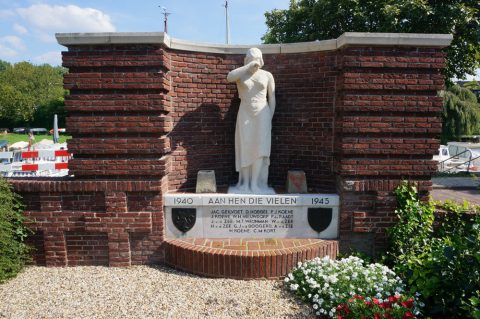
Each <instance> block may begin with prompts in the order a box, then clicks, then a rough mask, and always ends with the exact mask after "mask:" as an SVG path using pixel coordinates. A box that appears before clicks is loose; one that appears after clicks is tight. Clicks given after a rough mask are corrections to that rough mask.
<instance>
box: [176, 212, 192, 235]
mask: <svg viewBox="0 0 480 319" xmlns="http://www.w3.org/2000/svg"><path fill="white" fill-rule="evenodd" d="M196 220H197V210H196V209H195V208H172V221H173V224H174V225H175V227H177V229H178V230H180V231H181V232H182V233H186V232H187V231H189V230H190V229H192V227H193V226H194V225H195V221H196Z"/></svg>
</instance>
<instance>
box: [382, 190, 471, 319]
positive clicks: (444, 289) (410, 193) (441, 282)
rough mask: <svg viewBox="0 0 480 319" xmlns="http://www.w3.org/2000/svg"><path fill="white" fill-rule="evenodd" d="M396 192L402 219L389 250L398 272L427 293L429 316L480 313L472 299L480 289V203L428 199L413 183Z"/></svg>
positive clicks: (393, 231)
mask: <svg viewBox="0 0 480 319" xmlns="http://www.w3.org/2000/svg"><path fill="white" fill-rule="evenodd" d="M395 195H396V196H397V202H398V208H397V210H396V211H395V212H396V214H397V216H398V218H399V222H398V223H397V224H396V225H395V226H394V227H392V228H391V229H390V230H389V232H388V234H389V236H390V240H391V242H390V250H389V252H388V254H387V258H388V261H390V262H391V263H392V264H393V265H394V270H395V272H396V273H397V274H399V275H400V276H401V277H403V278H405V279H406V280H407V281H408V283H409V287H410V290H411V291H419V292H420V293H421V294H422V295H423V298H424V301H425V303H426V310H427V312H428V314H429V315H433V316H435V317H438V318H476V313H477V312H478V311H480V309H479V307H478V306H475V305H473V304H472V303H471V301H472V300H473V301H474V302H475V299H472V298H474V297H475V298H476V297H478V296H477V295H478V291H479V290H480V215H479V214H478V212H479V211H480V208H479V207H476V206H471V205H468V204H467V203H464V204H463V205H458V204H456V203H454V202H451V201H447V202H445V203H434V202H427V203H423V202H421V201H419V200H418V196H417V193H416V189H414V187H413V186H411V185H409V184H408V183H407V182H403V183H402V184H401V185H400V186H399V187H398V188H397V189H396V190H395ZM436 210H437V213H436V219H435V218H434V217H435V214H434V212H435V211H436ZM438 211H441V212H443V213H439V212H438ZM434 221H435V223H434ZM434 225H435V227H434Z"/></svg>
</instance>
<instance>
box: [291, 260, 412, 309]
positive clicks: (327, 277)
mask: <svg viewBox="0 0 480 319" xmlns="http://www.w3.org/2000/svg"><path fill="white" fill-rule="evenodd" d="M285 282H286V285H287V287H288V288H289V289H290V290H291V291H294V292H295V294H296V295H297V296H299V297H300V298H302V299H303V300H304V301H307V302H311V303H312V304H313V309H315V310H316V314H317V315H318V316H328V317H330V318H336V316H337V311H338V310H337V308H338V306H341V305H345V304H348V301H349V300H350V299H351V298H352V297H354V296H355V295H361V296H363V297H365V298H369V300H368V301H369V302H371V301H372V300H373V298H376V300H378V301H380V302H381V303H383V302H384V300H389V299H388V298H389V297H391V296H400V295H401V294H402V293H403V292H404V288H405V286H404V284H403V282H402V281H401V280H400V278H399V277H397V276H396V274H395V273H394V272H393V271H392V270H390V269H389V268H388V267H386V266H384V265H381V264H367V265H364V261H363V260H362V259H360V258H358V257H354V256H350V257H348V258H345V259H341V260H338V261H335V260H332V259H330V258H329V257H324V258H315V259H313V260H310V261H307V262H304V263H301V262H300V263H298V267H297V268H294V269H293V271H292V272H291V273H290V274H288V276H287V277H286V278H285ZM407 299H408V298H407ZM354 300H356V299H355V298H354ZM412 300H413V303H414V304H413V308H412V309H411V312H412V314H413V315H415V316H416V315H418V314H419V313H420V311H419V308H418V306H419V304H418V303H417V301H416V300H415V298H412ZM354 314H355V313H354ZM360 317H361V315H360V316H358V317H355V318H360ZM352 318H353V317H352ZM367 318H370V317H367ZM371 318H374V317H371ZM394 318H395V317H394ZM412 318H415V317H412Z"/></svg>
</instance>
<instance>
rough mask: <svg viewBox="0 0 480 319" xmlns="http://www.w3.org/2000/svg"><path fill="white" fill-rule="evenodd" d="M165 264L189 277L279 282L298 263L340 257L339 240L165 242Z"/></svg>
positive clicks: (190, 239) (242, 239)
mask: <svg viewBox="0 0 480 319" xmlns="http://www.w3.org/2000/svg"><path fill="white" fill-rule="evenodd" d="M165 246H166V249H165V263H166V264H168V265H169V266H171V267H173V268H176V269H180V270H183V271H186V272H189V273H193V274H197V275H202V276H207V277H222V278H236V279H260V278H263V279H265V278H268V279H278V278H281V277H284V276H285V275H287V274H288V272H290V271H291V270H292V269H293V267H295V266H296V265H297V262H299V261H304V260H308V259H313V258H315V257H324V256H330V258H332V259H335V258H336V257H337V253H338V241H337V240H322V239H293V238H288V239H287V238H285V239H284V238H282V239H279V238H275V239H269V238H267V239H248V238H236V239H228V238H227V239H218V238H217V239H209V238H187V239H167V240H166V241H165Z"/></svg>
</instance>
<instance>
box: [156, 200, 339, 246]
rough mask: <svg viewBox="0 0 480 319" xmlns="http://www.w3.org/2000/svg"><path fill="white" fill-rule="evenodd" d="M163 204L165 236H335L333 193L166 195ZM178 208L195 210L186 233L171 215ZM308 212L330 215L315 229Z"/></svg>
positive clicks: (324, 237)
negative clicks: (190, 225) (176, 224)
mask: <svg viewBox="0 0 480 319" xmlns="http://www.w3.org/2000/svg"><path fill="white" fill-rule="evenodd" d="M164 203H165V213H166V216H165V220H166V223H165V228H166V229H165V232H166V237H167V238H246V237H248V238H320V239H334V238H337V237H338V208H339V207H338V206H339V199H338V195H335V194H305V195H303V194H297V195H238V194H236V195H234V194H166V195H164ZM182 208H187V209H188V208H190V209H192V208H193V209H195V210H196V219H195V223H194V225H193V227H192V228H191V229H190V230H188V231H186V232H182V231H180V230H179V229H178V227H176V226H175V224H174V222H173V215H172V214H173V213H174V212H176V209H182ZM319 208H320V209H319ZM309 214H310V218H311V219H312V220H314V219H318V218H320V219H322V218H324V217H325V218H327V216H328V217H329V215H330V214H331V220H329V222H327V224H325V225H324V227H322V230H321V231H320V232H318V231H316V230H315V229H314V228H312V226H310V222H309ZM315 214H326V215H325V216H318V215H316V216H315ZM327 219H328V218H327ZM312 223H313V222H312Z"/></svg>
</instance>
